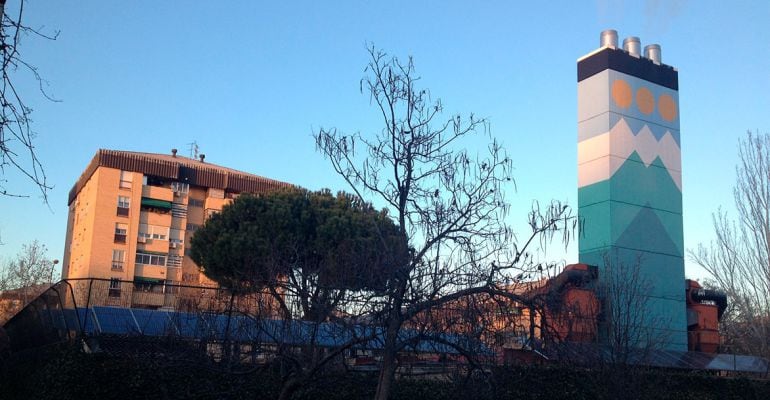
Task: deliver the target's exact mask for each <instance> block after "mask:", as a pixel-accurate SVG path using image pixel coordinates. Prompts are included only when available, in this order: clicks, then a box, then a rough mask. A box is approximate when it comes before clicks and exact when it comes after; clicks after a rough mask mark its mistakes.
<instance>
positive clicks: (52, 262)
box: [49, 259, 59, 283]
mask: <svg viewBox="0 0 770 400" xmlns="http://www.w3.org/2000/svg"><path fill="white" fill-rule="evenodd" d="M58 263H59V260H58V259H54V260H53V261H51V279H50V280H49V282H51V283H53V271H54V269H56V264H58Z"/></svg>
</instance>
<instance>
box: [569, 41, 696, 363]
mask: <svg viewBox="0 0 770 400" xmlns="http://www.w3.org/2000/svg"><path fill="white" fill-rule="evenodd" d="M601 57H607V60H609V61H606V60H605V61H603V62H605V63H606V65H607V67H606V68H604V69H603V70H601V71H600V72H597V73H594V74H592V75H590V76H581V71H580V67H581V65H580V64H579V82H578V203H579V217H580V219H581V232H580V239H579V249H580V250H579V251H580V262H581V263H586V264H592V265H597V266H599V267H600V272H599V277H600V280H601V279H602V277H605V281H606V280H607V279H606V278H607V277H612V276H613V274H614V273H615V272H616V271H618V270H623V271H631V270H633V269H634V268H639V271H640V273H639V277H638V278H639V279H637V281H636V282H631V281H632V277H631V276H627V277H620V278H621V279H620V280H618V279H615V280H614V283H618V282H621V281H622V280H623V279H624V278H626V279H627V284H638V285H643V286H644V289H645V290H644V293H645V294H646V296H647V298H646V299H645V302H644V303H645V305H644V310H639V312H640V313H642V314H643V315H644V320H645V322H644V324H645V326H643V327H640V329H644V330H645V331H647V332H645V333H644V335H646V334H651V335H652V339H651V340H653V341H655V342H656V343H663V344H664V345H665V347H667V348H671V349H678V350H686V346H687V327H686V314H685V298H684V285H683V283H684V258H683V257H684V244H683V243H684V239H683V230H682V178H681V152H680V135H679V115H678V101H679V96H678V85H676V84H670V80H666V79H662V78H661V79H659V78H660V76H665V77H667V78H668V77H671V76H673V77H674V80H673V82H674V83H676V79H677V77H676V72H675V71H674V70H673V69H671V67H668V66H665V65H663V66H661V65H653V63H652V61H650V60H648V59H645V58H643V57H633V56H631V55H629V54H627V53H625V52H623V51H622V50H615V49H605V50H603V51H601V52H598V53H595V54H592V55H590V56H588V57H587V58H585V59H583V60H581V61H580V63H586V64H591V63H594V64H597V59H599V58H601ZM613 57H614V58H613ZM613 60H614V61H613ZM615 65H617V67H615ZM584 66H585V65H584ZM598 69H601V68H598ZM583 71H585V68H583ZM621 71H625V72H621ZM672 73H673V75H672ZM586 75H587V74H586ZM581 78H582V79H581ZM620 267H622V268H620ZM624 273H627V272H624Z"/></svg>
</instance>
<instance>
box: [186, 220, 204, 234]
mask: <svg viewBox="0 0 770 400" xmlns="http://www.w3.org/2000/svg"><path fill="white" fill-rule="evenodd" d="M200 227H201V226H200V225H198V224H191V223H189V222H188V223H187V232H195V231H197V230H198V229H200Z"/></svg>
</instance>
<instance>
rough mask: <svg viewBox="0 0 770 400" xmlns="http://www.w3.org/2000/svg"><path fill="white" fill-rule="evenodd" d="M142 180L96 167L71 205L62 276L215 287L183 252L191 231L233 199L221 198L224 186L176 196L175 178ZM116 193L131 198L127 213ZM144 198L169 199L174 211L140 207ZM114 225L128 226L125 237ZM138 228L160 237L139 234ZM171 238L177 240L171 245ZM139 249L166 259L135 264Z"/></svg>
mask: <svg viewBox="0 0 770 400" xmlns="http://www.w3.org/2000/svg"><path fill="white" fill-rule="evenodd" d="M121 176H123V182H121ZM144 178H145V176H144V174H142V173H139V172H129V171H121V170H119V169H115V168H109V167H103V166H100V167H98V168H96V170H95V171H94V173H93V174H92V175H91V177H90V179H88V181H87V182H86V183H85V184H84V185H83V187H82V188H81V190H80V192H79V193H78V195H77V197H76V198H75V200H74V201H73V202H72V203H71V204H70V207H69V218H68V227H67V239H66V240H67V243H66V246H65V255H64V268H63V270H62V271H63V273H62V274H63V276H62V278H64V279H73V278H106V279H113V278H114V279H121V280H128V281H132V280H134V279H135V278H139V279H141V278H146V279H156V280H160V281H170V282H169V283H174V284H179V283H184V284H189V285H200V284H204V285H214V282H213V281H211V280H209V279H208V278H206V277H205V276H204V275H202V274H201V273H200V270H199V268H198V266H197V265H195V263H194V262H193V261H192V260H191V259H190V258H189V257H188V256H187V255H186V253H187V252H186V251H185V250H186V249H188V248H189V243H190V239H191V238H192V235H193V233H194V231H195V229H197V228H198V227H200V226H202V225H203V224H204V222H205V219H206V218H207V217H208V216H210V215H211V214H212V213H214V212H218V211H220V210H221V209H222V207H223V206H224V205H225V204H229V203H230V202H232V199H230V198H225V192H224V190H221V189H220V190H212V189H211V188H204V187H195V186H193V187H190V188H189V192H188V193H176V194H175V193H174V191H173V190H172V188H171V184H172V182H175V181H174V180H170V179H167V180H165V181H163V182H162V185H161V186H156V185H143V179H144ZM127 179H128V180H127ZM126 186H130V187H126ZM120 196H122V197H125V198H127V199H128V201H129V207H128V214H127V215H120V213H119V212H118V198H119V197H120ZM142 199H153V200H162V201H167V202H171V203H172V210H170V211H162V212H160V211H159V210H158V209H151V208H148V207H143V206H142ZM190 199H193V201H192V203H193V205H190V203H191V202H190ZM117 224H123V225H124V226H125V228H126V234H125V240H124V241H121V240H118V237H116V227H117V226H118V225H117ZM150 227H151V228H150ZM188 228H191V229H188ZM172 230H173V231H172ZM140 232H142V233H144V234H148V235H152V234H153V233H159V234H160V235H161V236H158V237H143V238H140ZM142 236H146V235H142ZM172 236H175V239H179V240H176V241H174V243H173V244H172V240H171V238H172ZM114 250H121V251H123V252H124V253H123V254H124V258H123V260H122V263H120V262H117V263H116V262H115V261H118V260H113V251H114ZM137 253H141V254H151V255H157V256H163V257H165V260H166V262H165V263H163V265H152V264H145V263H137ZM173 256H178V257H179V258H180V259H181V261H180V263H179V264H178V266H172V263H171V262H170V260H171V258H172V257H173ZM131 289H132V288H127V287H125V284H123V286H122V287H121V290H122V292H124V293H122V294H121V295H130V292H131ZM126 292H128V294H127V293H126Z"/></svg>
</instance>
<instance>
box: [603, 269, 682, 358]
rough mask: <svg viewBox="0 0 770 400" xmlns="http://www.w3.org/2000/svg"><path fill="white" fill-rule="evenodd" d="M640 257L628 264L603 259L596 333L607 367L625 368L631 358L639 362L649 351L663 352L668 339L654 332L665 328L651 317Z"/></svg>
mask: <svg viewBox="0 0 770 400" xmlns="http://www.w3.org/2000/svg"><path fill="white" fill-rule="evenodd" d="M643 262H644V260H643V258H642V256H641V255H639V256H637V258H636V259H635V260H633V261H631V262H629V261H627V260H626V261H623V260H618V259H616V257H612V256H610V255H609V254H607V255H605V257H604V266H605V268H604V270H603V273H600V276H599V282H600V283H599V285H598V288H597V293H598V295H599V298H600V301H601V302H602V314H603V315H602V318H601V321H600V325H602V326H600V329H601V330H603V331H604V332H603V333H604V336H605V337H606V339H605V341H606V344H607V346H608V350H609V358H610V359H609V360H608V361H610V363H612V364H614V365H627V364H629V362H630V361H631V359H632V358H631V357H632V356H633V357H634V358H637V359H638V360H643V359H644V358H645V357H647V356H648V355H649V353H650V352H651V351H654V350H661V349H663V348H664V347H665V346H666V344H667V342H668V340H669V339H670V337H669V336H670V335H666V334H663V333H660V332H656V329H657V327H660V326H666V325H668V322H669V321H666V320H665V319H664V318H665V317H664V316H662V315H654V314H651V313H650V312H649V311H648V310H649V309H650V306H649V303H650V300H651V299H650V292H651V291H652V289H653V284H652V282H651V281H650V280H649V279H647V278H646V277H645V276H644V274H643V273H642V268H643Z"/></svg>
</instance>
